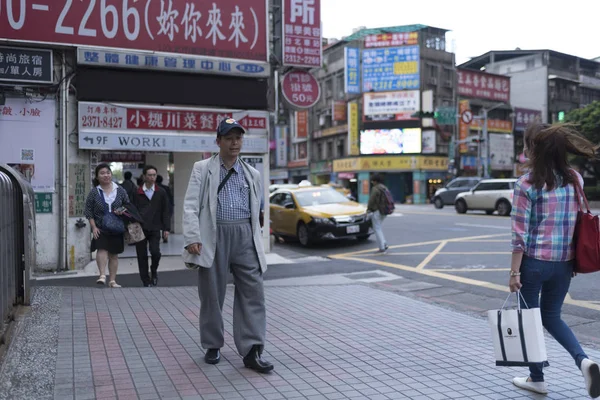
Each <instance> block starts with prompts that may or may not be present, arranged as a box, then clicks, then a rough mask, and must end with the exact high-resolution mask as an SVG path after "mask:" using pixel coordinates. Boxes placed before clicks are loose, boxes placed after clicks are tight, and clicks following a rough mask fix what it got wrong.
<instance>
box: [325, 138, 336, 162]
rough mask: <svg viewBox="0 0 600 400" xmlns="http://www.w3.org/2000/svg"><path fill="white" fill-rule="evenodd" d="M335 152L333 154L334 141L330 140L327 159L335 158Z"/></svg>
mask: <svg viewBox="0 0 600 400" xmlns="http://www.w3.org/2000/svg"><path fill="white" fill-rule="evenodd" d="M334 157H335V154H333V142H332V141H331V140H330V141H328V142H327V154H326V155H325V159H331V158H334Z"/></svg>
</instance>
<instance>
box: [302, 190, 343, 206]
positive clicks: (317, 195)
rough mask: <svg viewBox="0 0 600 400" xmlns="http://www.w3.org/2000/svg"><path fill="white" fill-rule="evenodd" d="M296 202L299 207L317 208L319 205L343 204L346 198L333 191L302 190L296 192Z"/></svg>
mask: <svg viewBox="0 0 600 400" xmlns="http://www.w3.org/2000/svg"><path fill="white" fill-rule="evenodd" d="M296 200H298V204H299V205H300V207H309V206H318V205H321V204H335V203H345V202H347V201H348V199H347V198H346V196H344V195H343V194H341V193H340V192H338V191H337V190H335V189H331V188H330V189H316V190H302V191H299V192H296Z"/></svg>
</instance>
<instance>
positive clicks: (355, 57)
mask: <svg viewBox="0 0 600 400" xmlns="http://www.w3.org/2000/svg"><path fill="white" fill-rule="evenodd" d="M344 69H345V71H344V76H345V79H344V92H346V93H349V94H358V93H360V92H361V90H360V73H359V71H360V53H359V51H358V48H356V47H345V48H344Z"/></svg>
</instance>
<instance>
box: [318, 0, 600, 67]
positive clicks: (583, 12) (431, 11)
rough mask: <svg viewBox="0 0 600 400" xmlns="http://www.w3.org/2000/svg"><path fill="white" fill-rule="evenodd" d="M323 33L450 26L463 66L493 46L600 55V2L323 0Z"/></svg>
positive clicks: (340, 34)
mask: <svg viewBox="0 0 600 400" xmlns="http://www.w3.org/2000/svg"><path fill="white" fill-rule="evenodd" d="M321 12H322V20H323V36H324V37H326V38H338V39H341V38H342V37H343V36H348V35H350V34H351V33H352V29H353V28H358V27H360V26H366V27H367V28H381V27H388V26H399V25H411V24H423V25H429V26H435V27H437V28H443V29H448V30H450V31H451V32H448V33H447V36H446V38H447V40H448V45H447V49H448V50H449V51H452V48H453V46H454V52H455V53H456V62H457V64H461V63H463V62H465V61H468V60H469V59H470V58H471V57H475V56H478V55H481V54H484V53H486V52H487V51H489V50H514V49H515V48H517V47H520V48H521V49H523V50H530V49H551V50H556V51H560V52H563V53H567V54H572V55H575V56H579V57H584V58H595V57H600V0H568V1H564V2H563V1H545V0H503V1H496V2H494V1H475V0H454V1H452V0H426V1H423V0H321Z"/></svg>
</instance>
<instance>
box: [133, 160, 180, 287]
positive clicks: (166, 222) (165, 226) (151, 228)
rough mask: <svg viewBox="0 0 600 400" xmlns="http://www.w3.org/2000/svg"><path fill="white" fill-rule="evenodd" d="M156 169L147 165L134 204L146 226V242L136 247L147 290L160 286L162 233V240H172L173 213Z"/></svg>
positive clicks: (141, 273)
mask: <svg viewBox="0 0 600 400" xmlns="http://www.w3.org/2000/svg"><path fill="white" fill-rule="evenodd" d="M156 175H157V171H156V168H155V167H153V166H152V165H146V166H145V167H144V170H143V174H142V177H143V179H144V184H143V185H141V186H140V187H139V188H138V190H137V191H136V192H135V195H134V197H133V204H134V205H135V206H136V207H137V209H138V211H139V213H140V215H141V216H142V219H143V220H144V223H143V224H142V227H143V229H144V235H145V236H146V239H145V240H142V241H141V242H138V243H136V245H135V250H136V253H137V260H138V267H139V269H140V278H141V279H142V283H143V284H144V286H145V287H148V286H150V285H152V286H157V285H158V272H157V270H158V263H159V262H160V257H161V254H160V232H161V231H163V237H164V238H168V237H169V231H170V229H171V212H170V209H169V198H168V196H167V193H166V192H165V191H164V190H163V189H162V188H161V187H159V186H158V185H156V183H155V182H156ZM148 245H149V246H150V258H151V260H152V264H151V265H150V273H151V274H150V275H149V274H148Z"/></svg>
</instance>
